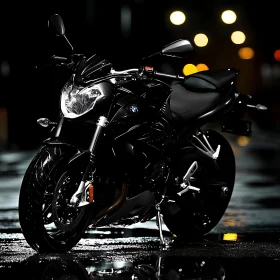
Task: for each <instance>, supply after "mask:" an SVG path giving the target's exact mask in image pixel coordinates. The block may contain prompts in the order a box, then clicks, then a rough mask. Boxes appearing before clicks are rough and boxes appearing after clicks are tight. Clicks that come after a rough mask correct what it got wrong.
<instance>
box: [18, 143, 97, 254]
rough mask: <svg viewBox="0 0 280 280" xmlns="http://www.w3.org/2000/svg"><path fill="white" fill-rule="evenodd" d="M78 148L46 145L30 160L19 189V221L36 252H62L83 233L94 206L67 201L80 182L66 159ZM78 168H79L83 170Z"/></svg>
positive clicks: (73, 244) (28, 241)
mask: <svg viewBox="0 0 280 280" xmlns="http://www.w3.org/2000/svg"><path fill="white" fill-rule="evenodd" d="M76 152H77V150H75V149H72V148H67V147H43V148H42V149H41V151H40V152H39V153H38V154H37V156H35V158H34V159H33V160H32V162H31V163H30V165H29V167H28V169H27V171H26V173H25V175H24V178H23V181H22V185H21V189H20V195H19V205H18V210H19V222H20V225H21V230H22V233H23V235H24V237H25V239H26V241H27V243H28V244H29V245H30V246H31V247H32V248H33V249H34V250H35V251H37V252H41V253H42V252H63V251H68V250H70V249H71V248H73V247H74V246H75V245H76V244H77V243H78V242H79V240H80V239H81V238H82V237H83V235H84V233H85V231H86V229H87V226H88V224H89V222H90V221H91V217H92V209H91V208H90V207H89V206H86V207H79V208H77V207H74V206H71V205H70V204H69V203H68V202H69V200H70V198H71V196H72V195H73V194H74V192H75V191H76V190H77V184H78V183H79V180H78V176H75V177H74V179H73V177H71V176H72V173H71V174H68V171H67V163H68V161H69V159H70V158H71V157H72V156H73V155H74V154H75V153H76ZM81 171H82V170H78V169H77V172H79V173H80V172H81Z"/></svg>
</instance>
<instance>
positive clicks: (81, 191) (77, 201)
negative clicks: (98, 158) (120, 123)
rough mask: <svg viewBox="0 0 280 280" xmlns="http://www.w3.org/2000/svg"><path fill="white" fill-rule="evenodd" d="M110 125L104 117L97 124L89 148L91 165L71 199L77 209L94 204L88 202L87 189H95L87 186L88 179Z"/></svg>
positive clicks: (88, 166) (89, 185)
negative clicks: (98, 149)
mask: <svg viewBox="0 0 280 280" xmlns="http://www.w3.org/2000/svg"><path fill="white" fill-rule="evenodd" d="M108 123H109V122H108V120H107V118H106V117H104V116H101V117H99V119H98V121H97V122H96V130H95V133H94V135H93V138H92V141H91V144H90V146H89V151H90V160H89V163H88V165H87V167H86V169H85V172H84V173H83V177H82V180H81V182H80V184H79V187H78V189H77V191H76V192H75V193H74V194H73V195H72V197H71V199H70V204H72V205H74V206H76V207H80V206H84V205H87V204H89V203H90V202H92V201H90V202H89V201H88V200H87V194H86V193H87V192H86V190H87V188H93V186H92V185H91V184H86V179H87V178H88V173H89V171H90V170H91V167H92V166H93V164H94V155H95V151H96V148H97V145H98V142H99V139H100V136H101V135H102V132H103V130H104V128H105V127H106V126H107V125H108ZM91 192H93V189H91Z"/></svg>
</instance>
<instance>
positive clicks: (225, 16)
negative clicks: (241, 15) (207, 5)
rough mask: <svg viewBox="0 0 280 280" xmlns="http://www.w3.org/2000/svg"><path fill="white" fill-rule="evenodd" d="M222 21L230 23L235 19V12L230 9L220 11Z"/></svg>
mask: <svg viewBox="0 0 280 280" xmlns="http://www.w3.org/2000/svg"><path fill="white" fill-rule="evenodd" d="M221 18H222V21H223V22H224V23H226V24H232V23H234V22H235V21H236V18H237V16H236V13H235V12H234V11H232V10H226V11H223V12H222V15H221Z"/></svg>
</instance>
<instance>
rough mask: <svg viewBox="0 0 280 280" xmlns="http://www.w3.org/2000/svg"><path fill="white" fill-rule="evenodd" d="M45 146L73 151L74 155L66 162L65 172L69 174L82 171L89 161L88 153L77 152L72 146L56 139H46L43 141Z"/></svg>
mask: <svg viewBox="0 0 280 280" xmlns="http://www.w3.org/2000/svg"><path fill="white" fill-rule="evenodd" d="M44 144H45V145H46V146H57V147H61V146H64V147H66V148H68V149H70V150H72V151H73V150H75V154H74V156H73V157H71V158H70V160H69V161H68V167H67V171H68V172H69V174H76V173H77V171H79V172H81V171H84V170H85V169H86V167H87V165H88V163H89V161H90V151H79V150H78V149H77V147H75V146H74V145H71V144H68V143H64V142H61V141H59V140H57V139H47V140H45V141H44Z"/></svg>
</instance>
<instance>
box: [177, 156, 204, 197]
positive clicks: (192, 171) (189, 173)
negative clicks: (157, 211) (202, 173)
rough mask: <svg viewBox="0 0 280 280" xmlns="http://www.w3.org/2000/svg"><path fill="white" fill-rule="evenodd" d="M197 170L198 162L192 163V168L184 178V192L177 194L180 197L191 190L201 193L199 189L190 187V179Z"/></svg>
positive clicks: (182, 186)
mask: <svg viewBox="0 0 280 280" xmlns="http://www.w3.org/2000/svg"><path fill="white" fill-rule="evenodd" d="M197 168H198V164H197V161H194V162H193V163H192V165H191V166H190V168H189V169H188V171H187V173H186V174H185V176H184V178H183V183H182V184H181V185H180V186H181V189H182V190H181V191H180V192H178V193H177V194H178V195H179V196H181V195H182V194H183V193H185V192H187V191H189V190H193V191H196V192H198V193H199V192H200V189H199V188H196V187H193V186H190V185H189V181H190V178H191V176H192V175H193V174H194V173H195V171H196V170H197Z"/></svg>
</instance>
